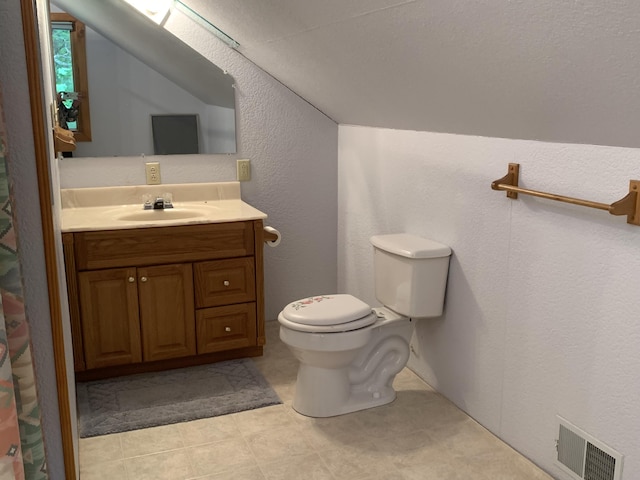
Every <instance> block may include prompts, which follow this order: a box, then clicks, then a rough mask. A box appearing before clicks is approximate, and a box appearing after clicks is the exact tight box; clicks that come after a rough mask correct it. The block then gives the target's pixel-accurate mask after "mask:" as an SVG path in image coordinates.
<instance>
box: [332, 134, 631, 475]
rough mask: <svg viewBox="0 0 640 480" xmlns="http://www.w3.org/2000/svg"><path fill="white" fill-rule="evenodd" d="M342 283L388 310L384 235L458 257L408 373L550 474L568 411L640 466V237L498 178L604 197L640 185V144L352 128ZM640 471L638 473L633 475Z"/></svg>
mask: <svg viewBox="0 0 640 480" xmlns="http://www.w3.org/2000/svg"><path fill="white" fill-rule="evenodd" d="M339 137H340V140H339V162H338V164H339V168H338V171H339V179H340V180H339V205H340V213H339V228H338V238H339V240H338V245H339V247H338V259H339V267H338V273H339V275H338V286H339V289H340V291H346V292H349V293H353V294H356V295H358V296H360V297H361V298H362V299H364V300H365V301H368V302H371V303H372V304H376V301H375V298H374V296H373V284H372V270H371V268H372V258H371V256H372V250H371V247H370V245H369V243H368V238H369V236H371V235H372V234H377V233H390V232H397V231H406V232H410V233H415V234H419V235H423V236H426V237H429V238H433V239H434V240H437V241H440V242H442V243H445V244H448V245H450V246H451V247H452V249H453V252H454V254H453V257H452V259H451V266H450V274H449V282H448V289H447V300H446V306H445V315H444V316H443V317H441V318H437V319H431V320H422V321H420V322H419V323H418V324H417V335H416V337H415V338H414V347H415V350H416V352H417V354H416V355H414V356H413V357H412V359H411V360H410V362H411V363H410V364H411V366H412V367H413V368H414V369H415V370H416V371H417V372H418V373H419V374H420V375H421V376H422V377H423V378H425V379H426V380H427V381H428V382H429V383H430V384H432V385H433V386H434V387H436V388H437V389H438V390H439V391H441V392H442V393H443V394H444V395H446V396H447V397H448V398H450V399H451V400H453V401H454V402H455V403H456V404H457V405H459V406H460V407H461V408H462V409H464V410H465V411H467V412H468V413H469V414H470V415H471V416H473V417H474V418H476V419H477V420H478V421H479V422H480V423H482V424H483V425H485V426H486V427H488V428H489V429H490V430H492V431H493V432H494V433H496V434H497V435H499V436H500V437H501V438H503V439H504V440H505V441H507V442H508V443H509V444H511V445H512V446H514V447H515V448H516V449H517V450H519V451H521V452H522V453H523V454H525V455H526V456H528V457H530V458H532V459H533V460H534V461H535V462H536V463H538V464H539V465H541V466H542V467H543V468H545V469H547V470H548V471H550V472H552V473H553V474H554V475H557V476H558V477H559V478H565V477H563V476H561V474H560V473H559V471H558V470H557V469H556V467H554V466H553V464H552V462H553V459H554V454H555V444H554V439H555V438H556V432H557V426H556V424H555V415H557V414H559V415H561V416H563V417H565V418H567V419H568V420H570V421H571V422H572V423H574V424H576V425H577V426H579V427H581V428H583V429H584V430H586V431H587V432H589V433H590V434H591V435H593V436H595V437H596V438H598V439H599V440H601V441H604V442H605V443H607V444H608V445H610V446H611V447H613V448H615V449H617V450H618V451H620V452H621V453H623V454H624V455H626V458H625V462H624V466H625V472H626V473H627V475H626V476H625V478H627V477H628V478H634V477H633V474H634V472H638V471H640V455H639V454H638V452H640V438H639V437H638V435H637V432H639V431H640V407H639V405H640V379H639V377H638V372H639V371H640V349H638V347H637V345H638V341H639V340H640V322H638V320H637V319H638V313H637V312H638V310H639V309H640V296H638V293H637V287H638V285H640V241H639V238H640V237H639V236H640V228H639V227H636V226H631V225H628V224H626V223H625V220H626V219H623V218H620V217H613V216H611V215H609V214H608V213H606V212H602V211H599V210H592V209H586V208H583V207H578V206H572V205H566V204H561V203H556V202H550V201H548V200H543V199H536V198H533V197H527V196H521V197H520V199H518V200H515V201H514V200H509V199H507V198H506V196H505V194H504V193H503V192H495V191H493V190H491V189H490V183H491V182H492V181H493V180H495V179H497V178H500V177H502V176H503V175H504V174H506V172H507V164H508V163H509V162H517V163H520V164H521V176H520V185H521V186H523V187H525V188H527V187H528V188H533V189H540V190H545V191H550V192H553V193H559V194H564V195H569V196H576V197H579V198H586V199H589V200H594V201H599V202H603V203H611V202H613V201H615V200H618V199H619V198H621V197H623V196H624V195H625V194H626V193H627V190H628V182H629V179H631V178H640V169H639V168H638V155H639V151H638V150H637V149H624V148H614V147H595V146H589V145H569V144H547V143H540V142H530V141H515V140H501V139H494V138H481V137H468V136H455V135H446V134H434V133H421V132H408V131H394V130H382V129H373V128H364V127H347V126H341V127H340V135H339ZM629 475H631V476H629Z"/></svg>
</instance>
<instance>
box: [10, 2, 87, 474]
mask: <svg viewBox="0 0 640 480" xmlns="http://www.w3.org/2000/svg"><path fill="white" fill-rule="evenodd" d="M35 2H36V0H20V9H21V15H22V29H23V35H24V47H25V60H26V65H27V80H28V85H29V96H30V111H31V121H32V129H33V145H34V150H35V163H36V174H37V179H38V197H39V203H40V215H41V222H42V235H43V243H44V246H43V249H44V257H45V270H46V277H47V293H48V297H49V312H50V318H51V337H52V344H53V356H54V366H55V372H56V384H57V392H58V410H59V415H60V432H61V436H62V454H63V460H64V469H65V478H66V479H67V480H76V478H77V477H76V461H75V458H76V457H75V452H74V442H73V438H74V436H73V431H72V426H71V425H72V422H71V406H70V403H69V378H68V377H67V365H66V355H65V342H64V332H63V327H62V325H63V316H62V307H61V300H60V299H61V291H60V283H59V282H58V268H57V252H56V232H55V228H54V221H53V210H52V202H51V198H53V197H52V194H53V192H52V189H51V175H50V173H49V172H50V170H49V160H50V153H49V139H48V138H47V132H48V130H49V129H48V128H47V118H46V113H45V112H46V108H48V107H47V105H45V101H44V95H43V88H44V87H43V85H44V82H43V80H42V65H41V59H40V36H39V34H38V17H37V9H36V5H35Z"/></svg>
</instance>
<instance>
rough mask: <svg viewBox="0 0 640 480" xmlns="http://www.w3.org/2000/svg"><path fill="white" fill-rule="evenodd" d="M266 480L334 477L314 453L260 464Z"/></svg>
mask: <svg viewBox="0 0 640 480" xmlns="http://www.w3.org/2000/svg"><path fill="white" fill-rule="evenodd" d="M260 468H261V469H262V472H263V473H264V476H265V478H266V479H267V480H298V479H301V478H304V479H305V480H334V476H333V475H332V474H331V471H329V469H328V468H327V466H326V465H325V463H324V462H323V461H322V459H321V458H320V456H319V455H318V454H316V453H309V454H307V455H298V456H291V457H288V458H284V459H281V460H278V461H275V462H267V463H265V464H261V466H260Z"/></svg>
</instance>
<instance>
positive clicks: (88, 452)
mask: <svg viewBox="0 0 640 480" xmlns="http://www.w3.org/2000/svg"><path fill="white" fill-rule="evenodd" d="M122 458H124V457H123V455H122V446H121V444H120V436H119V435H117V434H115V435H102V436H99V437H90V438H81V439H80V467H81V468H82V467H85V466H88V465H94V464H100V463H105V462H112V461H114V460H118V459H122Z"/></svg>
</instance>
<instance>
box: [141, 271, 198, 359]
mask: <svg viewBox="0 0 640 480" xmlns="http://www.w3.org/2000/svg"><path fill="white" fill-rule="evenodd" d="M138 298H139V303H140V324H141V328H142V352H143V359H144V361H145V362H149V361H153V360H162V359H166V358H176V357H184V356H188V355H195V354H196V332H195V328H196V327H195V312H194V302H193V270H192V267H191V264H190V263H188V264H174V265H158V266H153V267H144V268H138Z"/></svg>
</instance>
